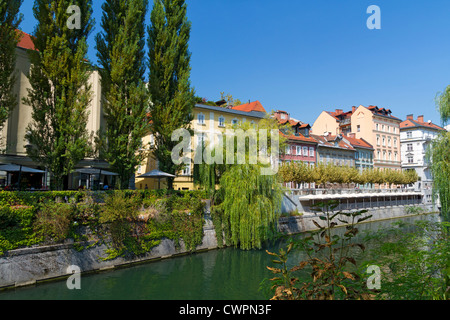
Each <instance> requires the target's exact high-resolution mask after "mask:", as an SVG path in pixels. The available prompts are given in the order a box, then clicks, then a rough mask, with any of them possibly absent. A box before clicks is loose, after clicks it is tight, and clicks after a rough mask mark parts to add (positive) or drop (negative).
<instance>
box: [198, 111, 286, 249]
mask: <svg viewBox="0 0 450 320" xmlns="http://www.w3.org/2000/svg"><path fill="white" fill-rule="evenodd" d="M230 129H235V130H236V131H235V132H236V134H235V136H227V137H226V140H227V141H225V142H223V143H222V144H219V146H218V147H215V148H214V147H210V146H209V145H206V146H204V148H203V149H202V152H203V154H205V151H206V152H209V153H210V154H211V156H212V157H215V155H216V154H217V153H219V152H221V153H222V155H223V159H224V161H223V163H217V162H216V161H215V162H214V163H211V164H208V163H206V162H205V163H202V164H200V165H196V166H194V179H195V180H194V181H195V182H196V183H198V184H199V185H200V186H202V187H203V188H204V189H205V191H206V192H207V194H208V196H209V198H210V200H211V204H212V207H211V213H212V218H213V222H214V224H215V228H216V235H218V242H219V245H222V243H223V238H222V234H223V233H225V235H226V239H225V241H226V243H227V244H229V245H234V246H239V247H240V248H241V249H244V250H248V249H252V248H261V245H262V243H263V242H264V241H265V240H267V239H269V238H271V236H272V235H273V231H274V229H275V227H276V223H277V221H278V217H279V216H280V213H281V201H282V192H283V190H282V187H281V186H280V183H279V180H278V176H277V175H275V174H274V175H264V174H262V169H263V168H265V169H267V168H268V167H269V166H270V164H268V163H264V161H261V159H255V158H252V157H254V156H255V153H256V152H255V151H252V150H250V149H251V148H250V147H249V146H250V138H249V139H245V140H243V141H244V143H243V145H244V146H245V149H244V150H238V148H239V147H238V144H239V140H238V139H240V138H242V137H239V134H244V132H248V131H249V130H255V133H258V132H259V130H260V129H264V130H267V131H270V130H272V129H273V130H276V131H277V132H278V130H279V126H278V123H277V122H276V121H274V120H273V119H271V118H269V117H267V118H266V119H263V120H261V121H260V122H259V123H258V124H255V125H251V124H249V123H240V124H237V125H234V126H233V127H232V128H230ZM239 130H242V131H239ZM267 136H270V134H268V135H267ZM262 138H263V137H262V136H260V135H259V134H256V135H255V146H256V145H257V146H259V148H261V140H262ZM266 138H267V137H266ZM228 139H232V141H233V142H234V143H233V144H229V143H228ZM278 139H280V137H279V138H278ZM272 142H274V143H275V144H276V145H273V146H272V145H271V143H272ZM283 143H284V140H283V139H282V138H281V141H279V140H278V141H272V139H271V140H270V143H267V150H266V152H267V154H269V155H270V154H271V153H272V148H273V149H274V150H275V149H276V146H277V145H280V144H281V145H283ZM230 145H232V146H233V148H234V149H233V150H231V151H230V150H227V147H229V146H230ZM220 148H221V149H220ZM277 152H278V149H277ZM239 156H241V157H242V158H243V160H244V161H243V163H242V164H240V163H237V162H238V161H237V159H238V158H239ZM226 157H232V158H233V159H232V161H231V160H230V159H226Z"/></svg>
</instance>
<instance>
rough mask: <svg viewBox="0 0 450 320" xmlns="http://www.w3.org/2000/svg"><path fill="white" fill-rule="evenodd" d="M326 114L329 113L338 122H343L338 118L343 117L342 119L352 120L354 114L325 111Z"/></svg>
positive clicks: (350, 112)
mask: <svg viewBox="0 0 450 320" xmlns="http://www.w3.org/2000/svg"><path fill="white" fill-rule="evenodd" d="M325 112H326V113H328V114H329V115H330V116H332V117H333V118H335V119H336V120H341V119H340V118H339V117H338V116H342V117H341V118H350V117H351V116H352V114H353V112H352V111H348V112H342V113H337V112H335V111H325Z"/></svg>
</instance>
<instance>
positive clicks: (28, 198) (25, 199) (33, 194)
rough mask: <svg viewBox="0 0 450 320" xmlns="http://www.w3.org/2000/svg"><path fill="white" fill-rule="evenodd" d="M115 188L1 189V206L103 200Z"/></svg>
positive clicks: (198, 194) (142, 193) (156, 194)
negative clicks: (60, 189) (87, 196)
mask: <svg viewBox="0 0 450 320" xmlns="http://www.w3.org/2000/svg"><path fill="white" fill-rule="evenodd" d="M114 192H117V191H114V190H109V191H0V206H6V205H9V206H17V205H25V206H36V205H39V204H40V203H42V202H48V201H51V202H53V201H57V199H60V200H61V201H63V202H66V199H67V200H70V199H72V200H73V201H74V202H81V201H83V199H85V197H86V195H87V194H88V193H91V194H92V195H93V196H94V198H96V199H98V200H100V201H102V200H103V199H104V198H105V197H106V196H107V195H110V194H113V193H114ZM123 193H124V194H125V195H128V196H131V195H138V196H139V197H140V198H141V199H146V198H161V197H164V196H170V195H179V196H180V197H184V196H191V197H195V198H201V199H206V198H207V196H206V193H205V191H202V190H194V191H179V190H124V191H123Z"/></svg>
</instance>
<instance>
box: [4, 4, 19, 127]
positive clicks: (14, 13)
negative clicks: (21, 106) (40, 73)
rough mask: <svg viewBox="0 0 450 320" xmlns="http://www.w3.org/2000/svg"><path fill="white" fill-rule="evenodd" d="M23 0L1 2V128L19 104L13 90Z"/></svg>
mask: <svg viewBox="0 0 450 320" xmlns="http://www.w3.org/2000/svg"><path fill="white" fill-rule="evenodd" d="M22 1H23V0H2V1H1V2H0V129H1V128H2V127H3V124H4V123H5V121H6V119H8V116H9V113H10V111H11V110H12V109H13V108H14V106H15V105H16V104H17V96H16V95H15V94H14V92H13V90H14V84H15V81H16V76H15V74H14V70H15V68H16V46H17V43H18V41H19V33H18V32H17V31H16V29H17V28H18V27H19V24H20V22H21V20H22V15H20V14H19V10H20V6H21V4H22Z"/></svg>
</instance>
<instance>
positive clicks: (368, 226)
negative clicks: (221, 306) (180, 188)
mask: <svg viewBox="0 0 450 320" xmlns="http://www.w3.org/2000/svg"><path fill="white" fill-rule="evenodd" d="M438 218H439V216H438V215H437V214H431V215H423V216H414V217H408V218H402V219H395V220H385V221H378V222H370V223H365V224H362V225H360V227H359V229H360V231H362V233H364V230H372V231H375V230H377V229H379V228H386V227H389V226H391V224H392V223H393V222H395V221H399V220H403V221H414V220H417V219H433V220H435V219H438ZM285 245H286V242H285V241H276V242H272V243H269V244H267V245H266V247H265V248H263V249H262V250H252V251H242V250H239V249H235V248H224V249H218V250H212V251H208V252H202V253H195V254H191V255H186V256H180V257H175V258H169V259H166V260H159V261H156V262H149V263H144V264H139V265H135V266H131V267H128V268H123V269H116V270H112V271H105V272H100V273H94V274H86V275H83V274H82V275H81V289H80V290H69V289H68V288H67V286H66V280H61V281H53V282H47V283H42V284H38V285H35V286H29V287H23V288H16V289H8V290H3V291H0V300H8V299H20V300H27V299H45V300H78V299H80V300H81V299H83V300H104V299H105V300H106V299H120V300H128V299H133V300H139V299H145V300H266V299H268V298H269V297H268V296H267V294H264V290H263V291H261V290H259V288H260V284H261V281H262V280H263V279H265V278H269V277H271V276H272V274H271V273H270V272H269V271H268V270H267V268H266V266H273V264H272V263H271V260H272V257H270V256H269V255H268V254H267V253H266V252H265V249H268V250H269V251H278V248H280V246H285ZM290 257H291V260H290V261H292V264H296V263H298V262H299V261H300V260H301V259H302V258H303V257H304V254H303V252H301V251H300V250H297V251H295V252H292V254H291V256H290Z"/></svg>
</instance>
